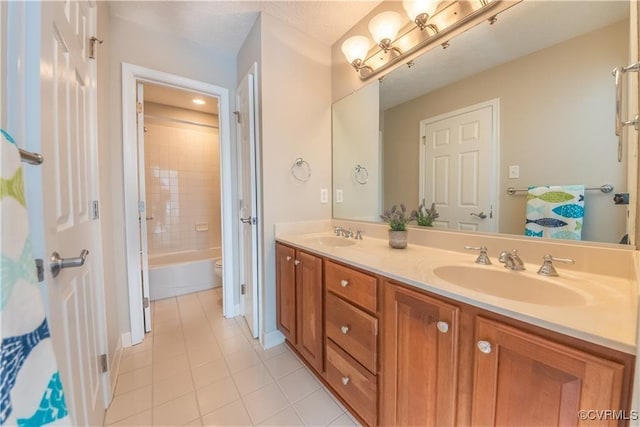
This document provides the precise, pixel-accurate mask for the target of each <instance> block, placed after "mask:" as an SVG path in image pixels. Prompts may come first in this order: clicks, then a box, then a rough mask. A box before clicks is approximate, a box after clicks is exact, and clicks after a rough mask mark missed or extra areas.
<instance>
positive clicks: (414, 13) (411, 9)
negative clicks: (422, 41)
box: [402, 0, 440, 33]
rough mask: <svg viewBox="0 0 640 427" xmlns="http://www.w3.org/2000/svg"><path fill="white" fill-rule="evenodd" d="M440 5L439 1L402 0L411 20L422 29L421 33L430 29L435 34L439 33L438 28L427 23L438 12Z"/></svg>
mask: <svg viewBox="0 0 640 427" xmlns="http://www.w3.org/2000/svg"><path fill="white" fill-rule="evenodd" d="M439 3H440V1H439V0H402V7H403V8H404V10H405V12H407V15H409V19H411V20H412V21H413V22H415V23H416V25H417V26H418V28H420V31H422V30H424V29H425V28H430V29H431V30H432V31H433V32H434V33H437V32H438V27H436V26H435V25H433V24H427V21H428V20H429V18H430V17H431V16H432V15H433V13H434V12H435V11H436V9H437V8H438V4H439Z"/></svg>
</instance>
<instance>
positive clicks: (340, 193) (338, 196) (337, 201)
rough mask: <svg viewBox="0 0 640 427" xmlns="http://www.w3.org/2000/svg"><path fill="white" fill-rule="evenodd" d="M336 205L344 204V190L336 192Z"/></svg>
mask: <svg viewBox="0 0 640 427" xmlns="http://www.w3.org/2000/svg"><path fill="white" fill-rule="evenodd" d="M336 203H342V190H341V189H339V188H338V189H337V190H336Z"/></svg>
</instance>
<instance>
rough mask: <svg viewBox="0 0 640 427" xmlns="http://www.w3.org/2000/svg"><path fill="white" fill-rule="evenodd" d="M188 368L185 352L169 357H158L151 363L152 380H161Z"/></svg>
mask: <svg viewBox="0 0 640 427" xmlns="http://www.w3.org/2000/svg"><path fill="white" fill-rule="evenodd" d="M186 369H189V358H188V357H187V353H183V354H181V355H179V356H177V357H173V358H170V359H163V358H160V359H159V360H158V361H157V362H156V361H155V360H154V363H153V381H161V380H164V379H166V378H169V377H170V376H172V375H175V374H177V373H180V372H183V371H185V370H186Z"/></svg>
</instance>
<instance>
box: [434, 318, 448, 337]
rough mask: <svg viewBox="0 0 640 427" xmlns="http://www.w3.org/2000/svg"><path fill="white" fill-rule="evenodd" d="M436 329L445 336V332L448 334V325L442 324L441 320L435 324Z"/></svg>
mask: <svg viewBox="0 0 640 427" xmlns="http://www.w3.org/2000/svg"><path fill="white" fill-rule="evenodd" d="M436 327H437V328H438V330H439V331H440V332H442V333H443V334H446V333H447V332H449V324H448V323H447V322H443V321H442V320H441V321H439V322H438V323H436Z"/></svg>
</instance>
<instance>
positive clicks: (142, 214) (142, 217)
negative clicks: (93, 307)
mask: <svg viewBox="0 0 640 427" xmlns="http://www.w3.org/2000/svg"><path fill="white" fill-rule="evenodd" d="M136 102H137V105H138V107H137V109H136V124H137V136H138V223H139V224H140V279H141V284H142V289H141V290H140V292H142V310H143V317H144V331H145V332H151V304H149V245H148V241H147V221H149V220H151V219H153V218H151V217H150V216H148V214H147V200H146V199H147V197H146V194H147V191H146V186H145V176H146V175H145V162H144V85H143V84H142V83H136Z"/></svg>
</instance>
